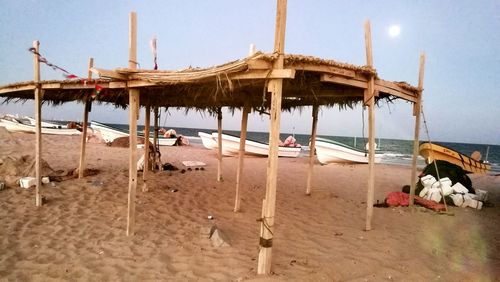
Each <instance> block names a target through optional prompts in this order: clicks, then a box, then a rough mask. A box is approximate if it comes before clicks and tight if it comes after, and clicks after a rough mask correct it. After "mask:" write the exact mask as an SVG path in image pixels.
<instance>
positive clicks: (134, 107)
mask: <svg viewBox="0 0 500 282" xmlns="http://www.w3.org/2000/svg"><path fill="white" fill-rule="evenodd" d="M129 30H130V35H129V67H130V68H136V64H135V62H136V58H137V15H136V13H135V12H131V13H130V29H129ZM138 109H139V90H138V89H130V90H129V133H130V134H129V136H130V137H129V138H130V141H129V143H130V148H129V174H128V175H129V179H128V206H127V236H131V235H134V227H135V193H136V190H137V115H138Z"/></svg>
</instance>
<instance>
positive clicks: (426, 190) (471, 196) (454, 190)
mask: <svg viewBox="0 0 500 282" xmlns="http://www.w3.org/2000/svg"><path fill="white" fill-rule="evenodd" d="M420 183H421V185H422V186H423V188H422V189H421V190H420V192H419V194H418V195H419V196H420V197H422V198H424V199H427V200H431V201H434V202H436V203H440V202H441V201H442V200H443V197H449V198H451V200H452V201H453V204H454V205H455V206H457V207H463V208H465V207H471V208H474V209H478V210H480V209H481V208H482V207H483V202H485V201H487V198H488V194H487V192H486V191H483V190H480V189H476V190H474V192H475V193H470V191H469V189H467V188H466V187H465V186H464V185H462V183H460V182H456V183H455V184H453V183H452V181H451V179H450V178H448V177H444V178H441V179H439V180H436V178H435V177H434V176H433V175H431V174H427V175H424V176H422V177H421V178H420ZM447 203H448V201H447Z"/></svg>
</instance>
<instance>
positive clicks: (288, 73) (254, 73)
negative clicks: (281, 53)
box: [229, 69, 295, 80]
mask: <svg viewBox="0 0 500 282" xmlns="http://www.w3.org/2000/svg"><path fill="white" fill-rule="evenodd" d="M229 78H230V79H242V80H243V79H275V78H292V79H293V78H295V69H282V70H271V72H269V70H251V71H246V72H243V73H238V74H234V75H230V76H229Z"/></svg>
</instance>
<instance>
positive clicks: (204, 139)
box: [198, 132, 217, 150]
mask: <svg viewBox="0 0 500 282" xmlns="http://www.w3.org/2000/svg"><path fill="white" fill-rule="evenodd" d="M198 136H200V138H201V143H202V144H203V147H205V148H207V149H210V150H214V149H217V142H216V141H215V140H214V138H213V137H212V135H211V134H208V133H205V132H198Z"/></svg>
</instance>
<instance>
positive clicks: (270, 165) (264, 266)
mask: <svg viewBox="0 0 500 282" xmlns="http://www.w3.org/2000/svg"><path fill="white" fill-rule="evenodd" d="M286 4H287V1H286V0H278V3H277V11H276V29H275V34H274V52H275V53H276V54H277V55H278V58H277V59H276V61H275V62H274V64H273V68H274V69H283V64H284V57H285V55H284V52H285V29H286ZM282 90H283V79H273V80H270V81H269V85H268V91H270V92H272V98H271V120H270V129H271V130H270V132H269V157H268V159H267V180H266V198H265V199H264V201H263V205H262V214H263V217H262V218H261V234H260V240H259V245H260V250H259V262H258V266H257V273H258V274H270V273H271V257H272V246H273V236H274V235H273V230H274V214H275V209H276V186H277V182H278V145H279V137H280V136H279V135H280V121H281V97H282Z"/></svg>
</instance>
